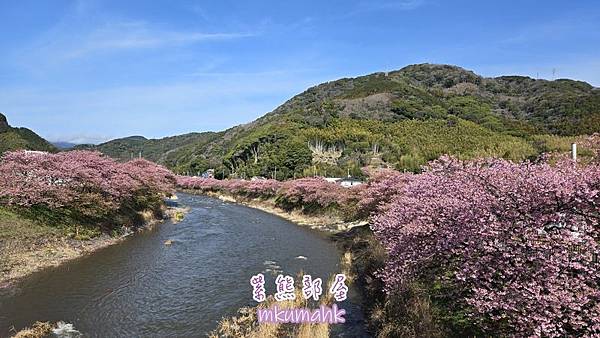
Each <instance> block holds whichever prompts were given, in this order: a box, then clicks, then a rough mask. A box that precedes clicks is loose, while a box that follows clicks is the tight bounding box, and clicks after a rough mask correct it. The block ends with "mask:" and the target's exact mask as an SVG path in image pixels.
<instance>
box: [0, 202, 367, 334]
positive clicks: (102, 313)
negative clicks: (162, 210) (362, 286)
mask: <svg viewBox="0 0 600 338" xmlns="http://www.w3.org/2000/svg"><path fill="white" fill-rule="evenodd" d="M178 203H179V204H180V205H183V206H188V207H190V208H191V210H190V212H189V213H188V214H187V215H186V217H185V219H184V220H183V221H182V222H179V223H177V224H173V223H171V222H170V221H169V222H165V223H163V224H162V225H160V226H157V227H156V228H155V229H153V230H148V231H144V232H142V233H139V234H136V235H134V236H132V237H131V238H129V239H127V240H125V241H123V242H122V243H119V244H117V245H113V246H110V247H107V248H104V249H102V250H99V251H98V252H96V253H94V254H92V255H89V256H86V257H82V258H80V259H77V260H74V261H71V262H69V263H67V264H64V265H62V266H60V267H57V268H51V269H46V270H44V271H41V272H39V273H36V274H34V275H32V276H31V277H29V278H27V279H26V280H24V281H23V282H22V283H21V284H20V285H19V286H18V289H17V290H16V292H13V293H11V294H4V295H0V337H7V336H8V335H9V330H10V328H11V327H12V326H14V327H15V328H17V329H19V328H22V327H24V326H27V325H31V324H32V323H33V322H35V321H36V320H42V321H51V322H56V321H64V322H66V323H70V324H73V326H74V328H75V329H76V330H78V331H79V332H81V333H82V335H83V336H85V337H202V336H205V335H206V333H208V332H209V331H211V330H212V329H214V328H215V327H216V325H217V323H218V321H219V320H220V319H221V318H222V317H223V316H227V315H233V314H235V313H236V310H237V309H239V308H240V307H243V306H253V305H256V303H255V302H254V301H253V300H252V288H251V286H250V284H249V280H250V277H251V276H252V275H255V274H257V273H260V272H262V273H263V274H265V277H266V279H267V281H266V282H267V284H266V288H267V294H273V293H274V292H275V284H274V279H275V276H276V274H279V273H283V274H287V275H290V276H293V277H296V276H297V275H298V274H299V273H300V272H301V271H303V272H304V273H309V274H311V275H312V276H313V278H316V277H321V278H322V279H323V280H324V281H325V280H328V279H329V277H330V276H331V275H333V274H335V273H340V267H339V260H340V253H339V252H338V251H337V249H336V247H335V246H334V245H333V243H332V242H331V241H329V240H328V239H327V238H325V237H324V236H323V235H322V234H320V233H318V232H315V231H313V230H309V229H306V228H303V227H299V226H297V225H294V224H292V223H290V222H288V221H286V220H284V219H282V218H280V217H277V216H274V215H270V214H268V213H265V212H262V211H259V210H255V209H251V208H248V207H245V206H241V205H237V204H232V203H227V202H222V201H220V200H218V199H214V198H210V197H206V196H196V195H187V194H179V202H178ZM167 240H171V241H172V244H171V245H165V244H164V243H165V241H167ZM299 283H300V280H298V278H296V285H299ZM325 292H326V290H325ZM356 297H357V296H356V292H354V290H351V297H350V299H349V300H346V301H344V302H342V303H339V304H338V306H340V307H342V308H344V309H346V310H347V311H348V312H349V314H347V315H346V318H347V323H346V324H341V325H337V326H336V327H335V328H334V332H333V333H332V336H345V337H362V336H365V335H366V334H365V333H364V331H363V329H362V325H361V318H362V317H361V313H360V310H359V307H358V306H357V305H356V304H358V302H359V301H358V300H357V299H356Z"/></svg>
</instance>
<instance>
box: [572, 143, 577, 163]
mask: <svg viewBox="0 0 600 338" xmlns="http://www.w3.org/2000/svg"><path fill="white" fill-rule="evenodd" d="M571 158H573V162H577V143H573V144H571Z"/></svg>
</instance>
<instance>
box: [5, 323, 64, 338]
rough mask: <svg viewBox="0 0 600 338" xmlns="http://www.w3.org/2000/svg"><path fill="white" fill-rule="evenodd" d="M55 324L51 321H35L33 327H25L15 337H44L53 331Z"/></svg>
mask: <svg viewBox="0 0 600 338" xmlns="http://www.w3.org/2000/svg"><path fill="white" fill-rule="evenodd" d="M54 327H55V326H54V325H53V324H50V323H49V322H35V323H34V324H33V325H32V326H31V328H28V327H27V328H24V329H23V330H21V331H19V332H17V334H15V335H14V336H13V338H43V337H47V336H48V335H49V334H51V333H52V329H54Z"/></svg>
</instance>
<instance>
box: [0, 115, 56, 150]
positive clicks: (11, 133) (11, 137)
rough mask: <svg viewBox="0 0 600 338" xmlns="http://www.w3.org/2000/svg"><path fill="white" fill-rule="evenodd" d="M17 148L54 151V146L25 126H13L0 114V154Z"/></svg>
mask: <svg viewBox="0 0 600 338" xmlns="http://www.w3.org/2000/svg"><path fill="white" fill-rule="evenodd" d="M17 149H27V150H41V151H56V147H54V146H53V145H52V144H50V143H49V142H48V141H46V140H44V139H43V138H41V137H40V136H39V135H37V134H36V133H34V132H33V131H31V130H29V129H27V128H14V127H11V126H10V125H9V124H8V121H7V120H6V116H4V115H2V114H0V154H2V153H4V152H6V151H10V150H17Z"/></svg>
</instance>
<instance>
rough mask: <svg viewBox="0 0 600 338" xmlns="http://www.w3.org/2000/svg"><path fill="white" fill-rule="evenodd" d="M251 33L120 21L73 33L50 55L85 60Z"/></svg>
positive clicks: (52, 44)
mask: <svg viewBox="0 0 600 338" xmlns="http://www.w3.org/2000/svg"><path fill="white" fill-rule="evenodd" d="M255 35H256V34H255V33H249V32H212V33H207V32H199V31H170V30H162V29H158V28H154V27H152V26H151V25H149V24H147V23H145V22H118V23H110V24H106V25H103V26H101V27H99V28H96V29H94V30H92V31H90V32H87V33H84V34H73V35H72V36H71V37H68V38H66V39H63V41H59V42H58V43H49V44H48V45H47V47H49V49H51V51H48V53H50V52H55V53H57V54H59V55H63V56H64V57H66V58H77V57H83V56H86V55H88V54H92V53H95V52H115V51H120V50H130V49H144V48H163V47H170V46H176V45H188V44H195V43H202V42H210V41H224V40H233V39H240V38H247V37H252V36H255Z"/></svg>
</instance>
